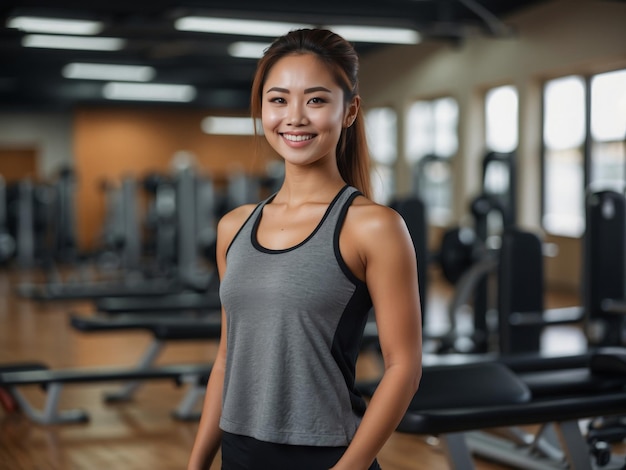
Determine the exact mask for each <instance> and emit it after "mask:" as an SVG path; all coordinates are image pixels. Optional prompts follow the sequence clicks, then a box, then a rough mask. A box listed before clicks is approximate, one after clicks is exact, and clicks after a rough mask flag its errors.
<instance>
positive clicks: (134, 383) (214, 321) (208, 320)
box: [69, 312, 221, 419]
mask: <svg viewBox="0 0 626 470" xmlns="http://www.w3.org/2000/svg"><path fill="white" fill-rule="evenodd" d="M69 321H70V325H71V327H72V328H74V329H76V330H78V331H81V332H83V333H114V332H119V331H132V330H139V331H146V332H148V333H150V334H151V335H152V336H153V337H154V339H153V341H152V342H151V343H150V345H149V346H148V348H147V349H146V351H145V352H144V353H143V354H142V356H141V357H140V358H139V360H138V361H137V364H136V366H135V369H134V370H137V371H142V370H144V369H147V368H151V367H153V366H154V364H155V361H156V360H157V358H158V356H159V355H160V354H161V352H162V350H163V349H164V347H165V345H166V344H167V343H168V342H169V341H191V340H217V339H219V337H220V334H221V315H220V313H219V312H214V313H207V314H203V315H187V314H184V313H181V314H178V315H160V314H156V315H147V314H138V315H136V314H126V315H121V314H120V315H113V316H109V315H82V314H76V313H70V315H69ZM143 383H144V381H142V380H139V379H135V380H131V381H128V382H126V383H124V384H123V386H122V387H121V388H120V389H119V390H116V391H111V392H108V393H107V394H105V400H106V401H107V402H121V401H129V400H131V399H132V398H133V395H134V393H135V392H136V391H137V389H138V388H139V387H140V386H141V385H142V384H143ZM191 393H192V391H190V394H191ZM194 396H195V395H194ZM197 399H198V396H196V398H195V400H197ZM192 400H193V398H191V397H187V398H186V399H185V400H184V401H185V402H187V403H188V405H181V406H182V409H181V410H180V411H179V412H178V413H177V415H178V417H179V418H181V419H192V418H191V417H188V416H186V414H185V413H186V411H184V410H187V409H190V408H191V407H192ZM194 416H195V415H194Z"/></svg>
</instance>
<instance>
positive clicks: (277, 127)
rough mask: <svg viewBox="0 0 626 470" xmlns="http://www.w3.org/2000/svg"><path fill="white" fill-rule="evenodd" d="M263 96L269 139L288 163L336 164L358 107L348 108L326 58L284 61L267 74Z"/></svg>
mask: <svg viewBox="0 0 626 470" xmlns="http://www.w3.org/2000/svg"><path fill="white" fill-rule="evenodd" d="M262 93H263V96H262V112H261V119H262V123H263V131H264V132H265V137H266V138H267V140H268V142H269V144H270V145H271V146H272V147H273V148H274V150H276V152H278V153H279V154H280V155H281V156H282V157H283V158H284V159H285V161H286V162H289V163H293V164H297V165H310V164H313V163H317V162H321V161H322V160H324V161H327V160H329V159H332V160H333V161H334V160H335V158H336V146H337V142H338V141H339V136H340V135H341V130H342V127H344V125H347V124H351V122H352V119H353V118H352V114H351V113H352V112H353V113H354V115H356V109H355V108H356V105H352V106H348V107H347V108H346V106H344V94H343V91H342V89H341V88H340V87H339V85H337V83H336V82H335V80H334V79H333V76H332V75H331V73H330V71H329V70H328V68H327V67H326V66H325V65H324V64H323V63H322V62H321V61H320V60H318V59H317V58H316V57H315V56H314V55H312V54H299V55H290V56H286V57H283V58H282V59H280V60H279V61H278V62H276V64H274V66H273V67H272V68H271V70H270V71H269V73H268V74H267V78H266V80H265V84H264V85H263V92H262ZM355 101H356V100H355ZM349 114H350V115H349Z"/></svg>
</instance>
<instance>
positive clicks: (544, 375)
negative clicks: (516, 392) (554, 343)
mask: <svg viewBox="0 0 626 470" xmlns="http://www.w3.org/2000/svg"><path fill="white" fill-rule="evenodd" d="M518 377H519V378H520V379H521V380H522V382H524V383H525V384H526V385H527V386H528V388H529V389H530V391H531V392H532V395H533V399H536V398H544V397H551V396H559V397H565V396H571V395H580V394H589V393H607V392H611V391H619V390H624V386H625V385H626V380H625V378H626V377H618V376H605V375H600V374H596V373H594V372H592V370H591V369H590V368H588V367H584V368H576V369H562V370H549V371H539V372H523V373H520V374H518Z"/></svg>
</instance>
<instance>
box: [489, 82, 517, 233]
mask: <svg viewBox="0 0 626 470" xmlns="http://www.w3.org/2000/svg"><path fill="white" fill-rule="evenodd" d="M484 112H485V114H484V115H485V155H483V160H482V172H483V174H482V188H481V189H482V193H483V195H488V196H489V197H490V198H492V199H493V200H496V201H498V204H497V206H494V208H495V207H500V208H501V211H500V210H492V211H490V212H489V213H488V214H487V234H486V235H487V236H489V235H490V234H493V235H496V236H497V237H498V238H496V239H499V236H500V234H501V233H502V230H503V228H504V226H505V225H507V224H511V223H515V218H516V213H517V203H516V200H517V194H516V184H515V183H516V182H515V178H516V172H515V167H516V163H515V152H516V150H517V145H518V141H519V130H518V122H519V118H518V114H519V112H518V96H517V88H515V87H514V86H512V85H504V86H499V87H495V88H491V89H490V90H488V91H487V92H486V93H485V111H484Z"/></svg>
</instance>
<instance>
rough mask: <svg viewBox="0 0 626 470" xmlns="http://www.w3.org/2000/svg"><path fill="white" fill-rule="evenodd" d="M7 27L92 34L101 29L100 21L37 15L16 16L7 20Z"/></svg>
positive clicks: (36, 31) (34, 30) (57, 32)
mask: <svg viewBox="0 0 626 470" xmlns="http://www.w3.org/2000/svg"><path fill="white" fill-rule="evenodd" d="M7 26H8V27H9V28H17V29H20V30H22V31H26V32H28V33H52V34H79V35H93V34H98V33H100V32H101V31H102V28H103V24H102V23H101V22H100V21H87V20H73V19H65V18H44V17H39V16H16V17H14V18H11V19H9V21H8V22H7Z"/></svg>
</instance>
